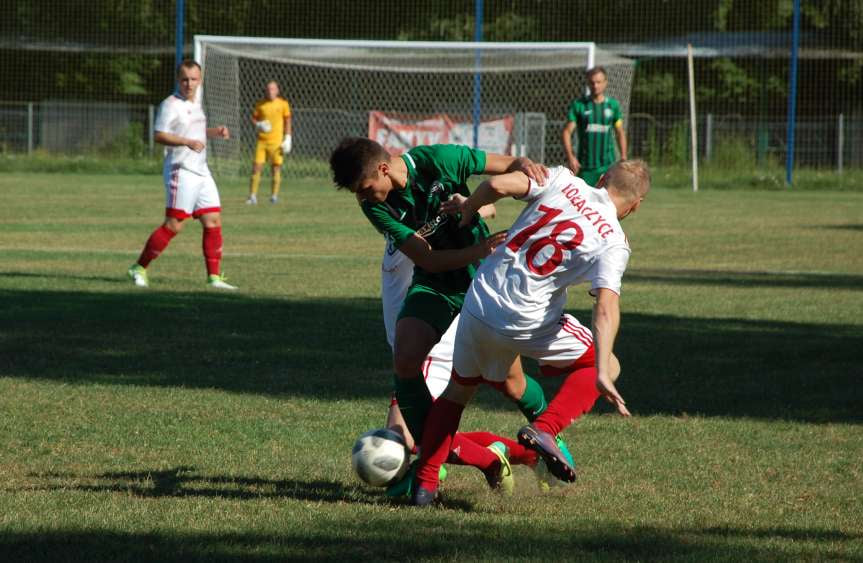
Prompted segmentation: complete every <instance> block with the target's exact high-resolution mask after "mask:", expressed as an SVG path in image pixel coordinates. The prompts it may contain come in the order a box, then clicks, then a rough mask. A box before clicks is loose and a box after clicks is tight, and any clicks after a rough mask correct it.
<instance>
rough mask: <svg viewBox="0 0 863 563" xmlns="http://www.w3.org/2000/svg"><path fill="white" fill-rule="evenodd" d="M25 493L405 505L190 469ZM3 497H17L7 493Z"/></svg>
mask: <svg viewBox="0 0 863 563" xmlns="http://www.w3.org/2000/svg"><path fill="white" fill-rule="evenodd" d="M27 477H28V478H30V479H32V480H33V483H34V484H33V485H28V486H27V490H30V491H67V492H68V491H80V492H87V493H123V494H127V495H133V496H136V497H139V498H167V497H170V498H191V497H204V498H220V499H226V500H260V499H293V500H300V501H312V502H316V503H318V502H330V503H351V504H358V503H359V504H372V505H379V504H382V503H384V504H389V505H393V506H398V505H407V504H408V499H407V498H406V497H405V498H388V497H385V496H384V495H383V494H382V490H383V489H368V488H364V487H361V486H346V485H344V484H343V483H340V482H338V481H326V480H314V481H298V480H295V479H264V478H261V477H243V476H221V475H203V474H201V473H199V472H197V470H196V469H195V468H194V467H192V466H186V465H181V466H178V467H173V468H170V469H159V470H138V471H119V472H113V471H112V472H108V473H100V474H98V475H78V474H74V473H62V472H50V473H34V474H30V475H28V476H27ZM6 490H7V492H17V491H20V488H16V489H14V490H10V489H6ZM442 506H443V507H445V508H448V509H452V510H459V511H462V512H469V511H471V510H472V505H471V504H470V503H468V502H465V501H463V500H459V499H454V498H446V499H445V500H444V501H443V502H442Z"/></svg>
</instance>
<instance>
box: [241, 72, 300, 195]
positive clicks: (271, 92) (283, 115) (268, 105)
mask: <svg viewBox="0 0 863 563" xmlns="http://www.w3.org/2000/svg"><path fill="white" fill-rule="evenodd" d="M252 123H254V125H255V131H256V132H257V134H258V142H257V144H256V145H255V160H254V161H253V162H252V180H251V182H250V183H249V199H247V200H246V203H247V204H249V205H255V204H256V203H258V185H259V184H260V183H261V171H262V170H263V168H264V162H266V161H270V164H271V165H272V167H273V176H272V186H271V190H270V203H277V202H278V201H279V188H280V187H281V184H282V162H283V161H284V155H286V154H288V153H289V152H291V134H292V133H293V127H292V124H291V104H289V103H288V101H287V100H286V99H284V98H283V97H282V96H280V95H279V85H278V84H277V83H276V81H275V80H271V81H270V82H268V83H267V89H266V96H265V97H264V98H263V99H261V100H258V102H257V103H256V104H255V109H254V111H253V112H252Z"/></svg>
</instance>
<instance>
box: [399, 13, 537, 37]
mask: <svg viewBox="0 0 863 563" xmlns="http://www.w3.org/2000/svg"><path fill="white" fill-rule="evenodd" d="M475 21H476V20H475V18H474V16H473V15H471V14H468V13H461V14H454V15H450V16H446V17H440V16H435V17H433V18H432V19H431V21H430V22H429V24H428V27H427V28H425V29H422V30H402V31H401V32H400V33H399V34H398V39H399V40H402V41H411V40H412V41H473V40H474V37H475V27H474V26H475ZM536 37H537V22H536V19H535V18H533V17H531V16H522V15H519V14H517V13H515V12H506V13H504V14H501V15H500V16H498V17H497V18H495V20H494V21H492V22H490V23H488V24H485V25H483V40H484V41H535V40H536Z"/></svg>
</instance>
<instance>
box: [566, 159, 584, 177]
mask: <svg viewBox="0 0 863 563" xmlns="http://www.w3.org/2000/svg"><path fill="white" fill-rule="evenodd" d="M566 162H567V164H568V165H569V169H570V170H572V173H573V174H578V171H579V170H581V163H580V162H579V161H578V159H577V158H575V156H574V155H569V156H568V157H567V159H566Z"/></svg>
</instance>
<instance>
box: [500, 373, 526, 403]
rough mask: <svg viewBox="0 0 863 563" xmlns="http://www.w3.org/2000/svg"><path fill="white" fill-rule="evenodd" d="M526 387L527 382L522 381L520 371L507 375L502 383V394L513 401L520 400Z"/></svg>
mask: <svg viewBox="0 0 863 563" xmlns="http://www.w3.org/2000/svg"><path fill="white" fill-rule="evenodd" d="M526 387H527V381H526V380H525V379H524V372H522V371H521V370H518V371H512V372H510V373H508V374H507V376H506V380H504V382H503V392H504V394H505V395H506V396H507V397H509V398H510V399H512V400H514V401H518V400H519V399H521V398H522V396H523V395H524V390H525V388H526Z"/></svg>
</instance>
